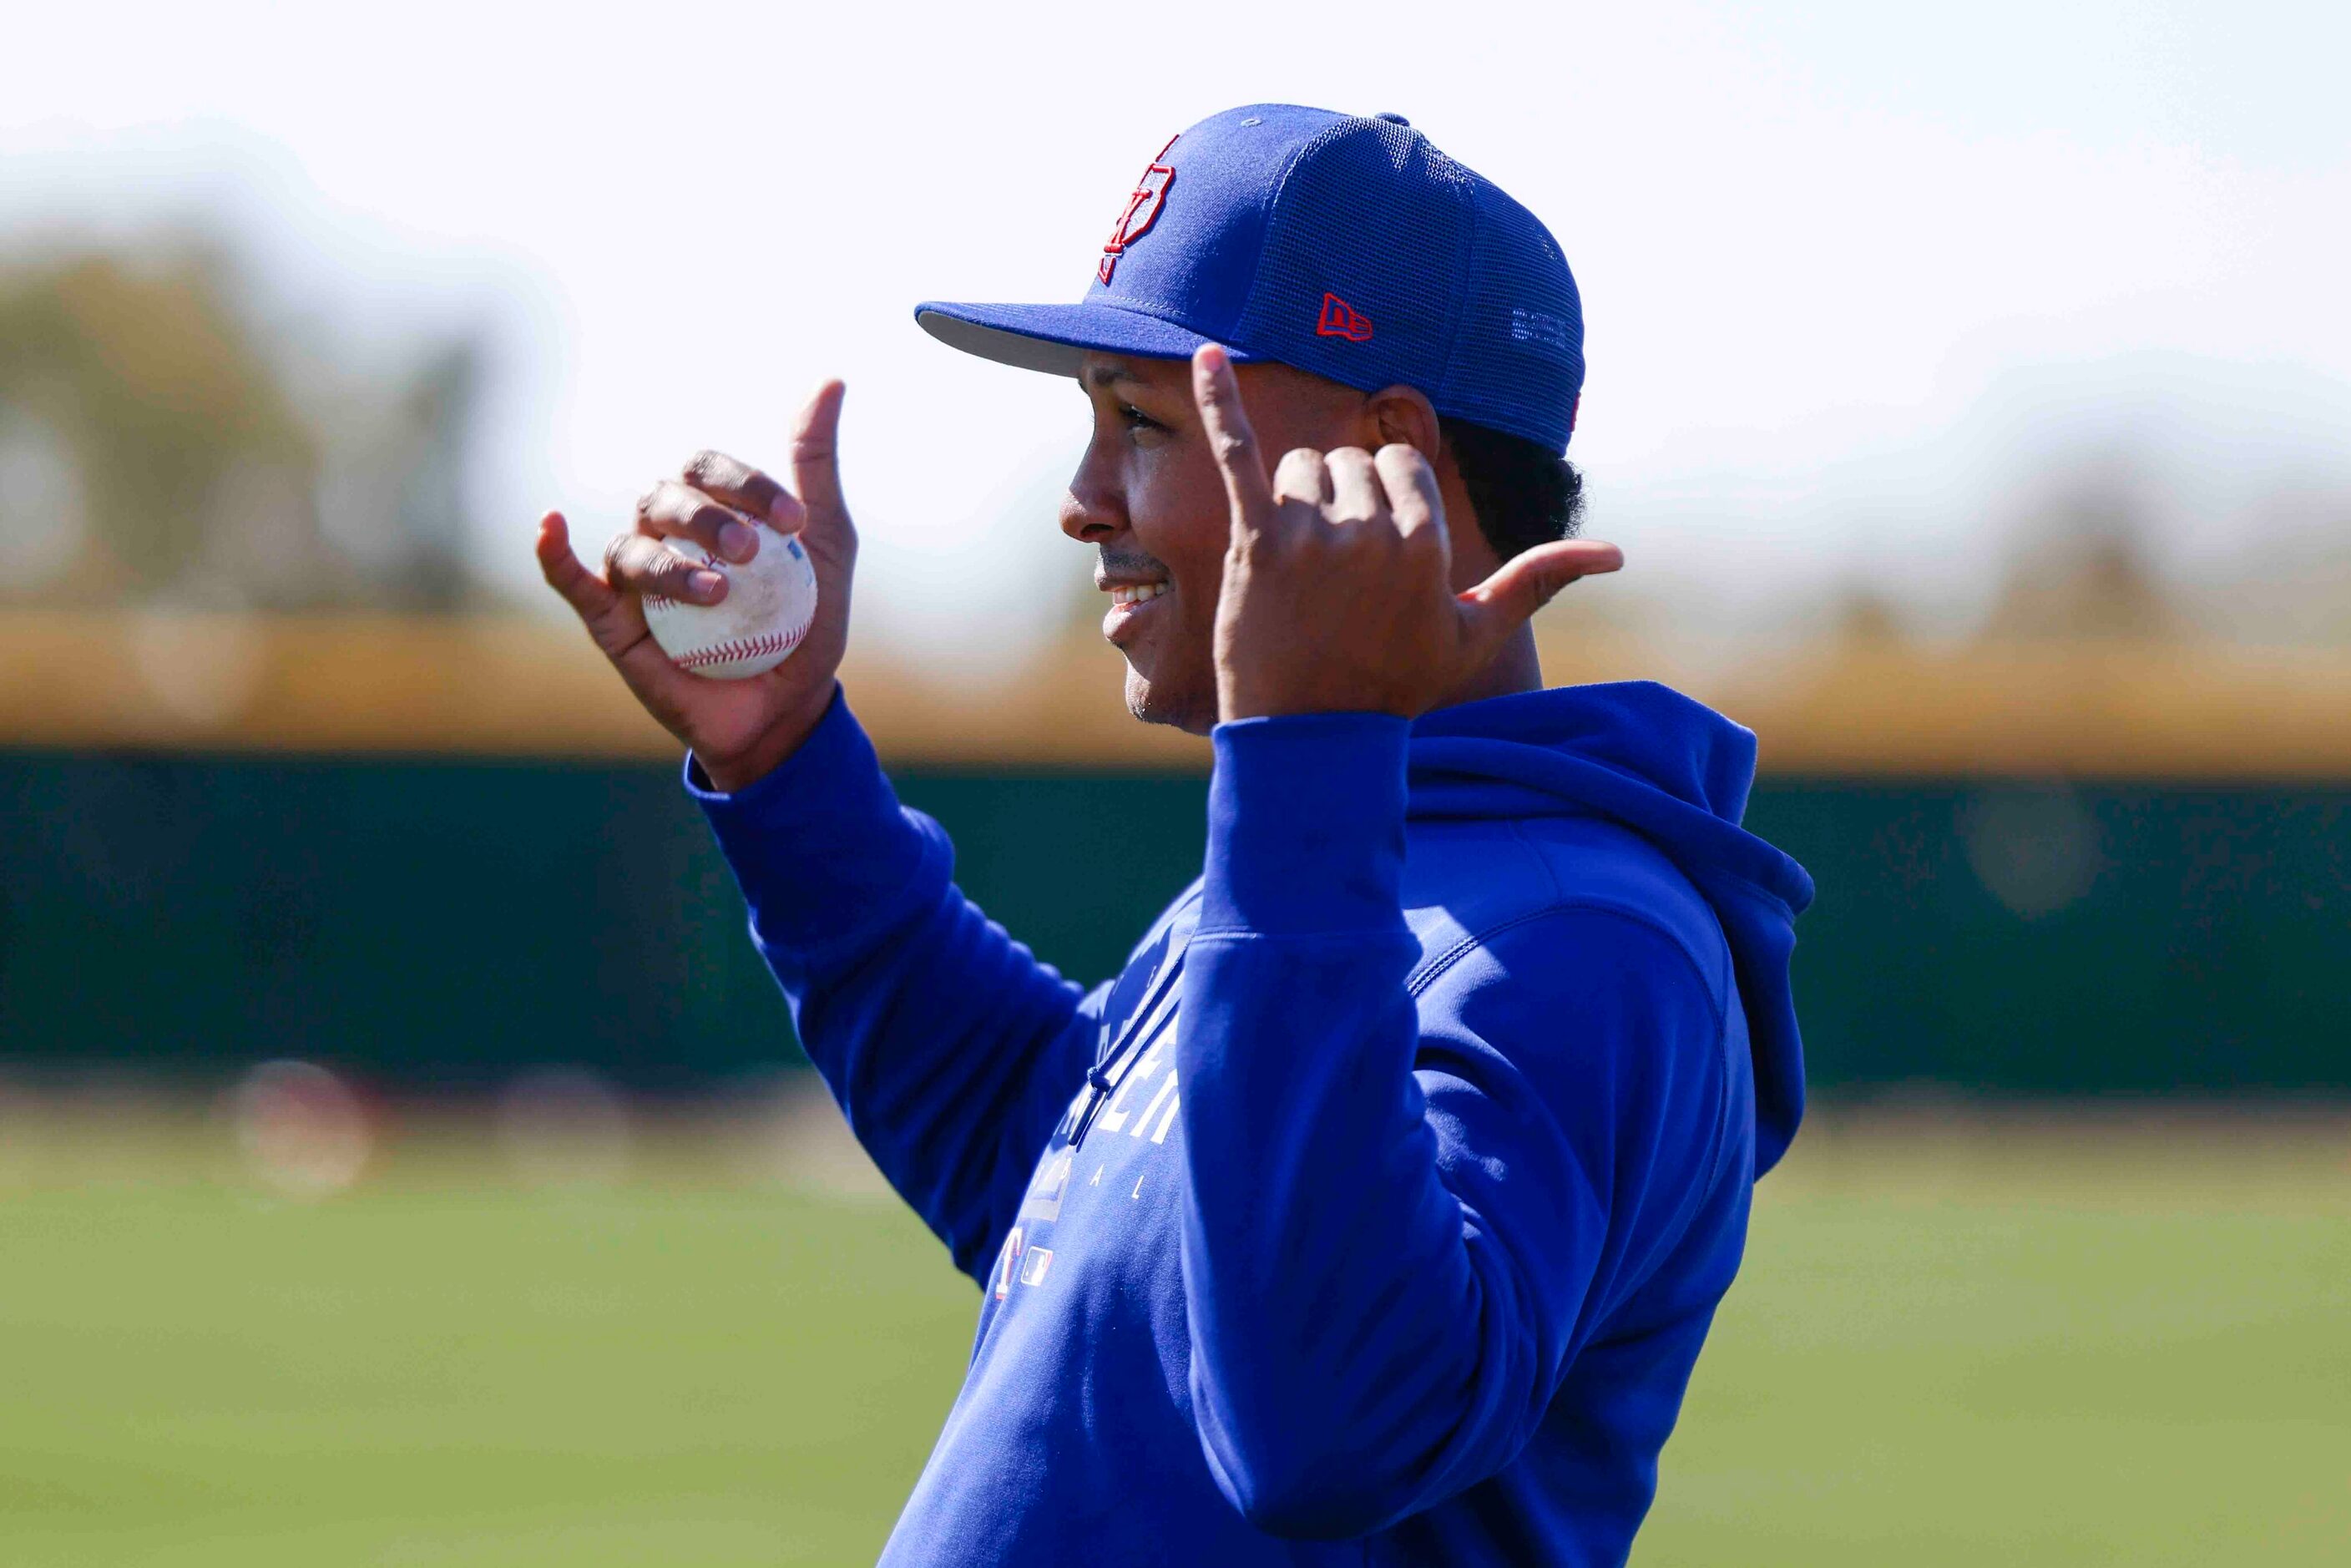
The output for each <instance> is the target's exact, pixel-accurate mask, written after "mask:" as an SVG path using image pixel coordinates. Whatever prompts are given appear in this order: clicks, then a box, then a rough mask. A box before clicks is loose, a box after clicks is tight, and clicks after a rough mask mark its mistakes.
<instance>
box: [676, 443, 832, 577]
mask: <svg viewBox="0 0 2351 1568" xmlns="http://www.w3.org/2000/svg"><path fill="white" fill-rule="evenodd" d="M708 455H709V454H707V453H705V456H708ZM700 461H701V459H700V458H697V459H695V462H700ZM686 466H687V468H688V469H689V471H690V470H691V469H692V468H693V466H694V465H693V464H688V465H686ZM768 483H773V481H768ZM792 507H793V510H794V511H795V512H796V513H797V511H798V510H799V503H798V502H797V501H795V502H794V503H792ZM753 515H754V516H758V514H757V513H755V514H753ZM637 530H638V531H639V532H640V533H646V534H652V535H653V536H655V537H656V538H688V539H692V540H693V541H694V542H695V544H698V545H700V546H701V547H702V548H703V549H706V550H708V551H709V552H710V553H711V554H712V555H715V556H723V557H725V558H726V559H728V560H732V561H746V560H749V559H751V558H752V557H753V556H754V555H757V554H758V550H759V530H758V528H753V527H752V526H751V525H750V524H748V523H747V522H745V521H744V520H743V517H742V514H741V513H739V512H737V511H736V510H735V509H734V507H732V506H722V505H720V504H719V503H718V502H716V501H715V500H713V499H711V497H709V496H707V495H705V493H704V492H702V491H700V490H697V489H695V487H694V486H690V485H684V484H680V483H679V482H678V481H677V480H675V479H664V480H663V481H662V482H661V483H660V484H658V485H655V486H653V488H652V489H650V490H648V491H646V492H645V493H644V494H643V495H642V496H640V497H637Z"/></svg>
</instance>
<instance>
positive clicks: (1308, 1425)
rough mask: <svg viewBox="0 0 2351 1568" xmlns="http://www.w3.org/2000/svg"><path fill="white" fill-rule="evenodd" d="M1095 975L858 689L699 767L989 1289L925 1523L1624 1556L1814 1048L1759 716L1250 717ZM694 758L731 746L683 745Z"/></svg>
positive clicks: (1072, 1536) (1592, 698) (1645, 701)
mask: <svg viewBox="0 0 2351 1568" xmlns="http://www.w3.org/2000/svg"><path fill="white" fill-rule="evenodd" d="M1214 747H1215V771H1214V775H1213V777H1212V779H1211V782H1210V786H1209V807H1208V843H1207V863H1206V866H1205V868H1204V873H1203V875H1202V876H1201V878H1200V880H1199V881H1198V882H1197V883H1195V884H1194V886H1193V887H1191V888H1190V889H1188V890H1186V893H1185V894H1183V896H1181V897H1180V898H1178V899H1177V900H1176V902H1175V904H1174V905H1173V906H1171V907H1170V908H1169V909H1168V911H1167V912H1166V913H1165V915H1162V916H1161V917H1160V919H1159V921H1158V922H1157V924H1156V925H1155V926H1154V927H1153V928H1152V930H1151V931H1150V933H1149V934H1148V935H1146V936H1145V937H1144V941H1143V942H1142V944H1141V945H1140V946H1137V947H1136V949H1135V950H1134V956H1133V957H1132V958H1131V959H1130V960H1129V962H1128V964H1127V967H1126V968H1125V970H1124V972H1123V973H1122V974H1121V975H1120V976H1119V977H1118V978H1117V979H1116V980H1115V981H1113V982H1112V983H1110V984H1107V985H1104V986H1102V987H1099V988H1095V989H1094V990H1092V991H1091V992H1085V991H1081V990H1080V989H1079V988H1077V987H1076V986H1073V985H1071V984H1069V983H1067V982H1066V981H1064V980H1063V979H1062V978H1061V977H1060V975H1058V974H1057V973H1056V972H1055V971H1054V970H1053V969H1051V968H1050V967H1047V966H1045V965H1043V964H1040V963H1039V962H1038V961H1037V960H1036V959H1035V958H1034V957H1032V956H1030V954H1029V951H1028V949H1027V948H1025V947H1023V946H1020V945H1019V943H1017V942H1015V941H1013V940H1012V939H1011V938H1009V937H1008V936H1006V934H1005V933H1004V931H1003V929H1002V928H1001V927H999V926H998V925H994V924H993V923H991V922H990V921H988V920H987V917H986V916H985V915H982V914H981V913H980V912H979V910H978V909H977V908H976V907H974V906H973V905H972V904H970V903H969V902H968V901H967V900H966V899H965V898H964V896H963V895H962V894H961V893H959V892H958V891H957V890H956V887H955V885H954V884H953V882H952V879H951V852H950V849H949V846H948V843H947V840H946V835H945V833H943V832H942V831H940V829H939V827H938V825H937V824H936V823H935V822H933V821H930V820H929V819H928V818H926V817H924V816H922V815H920V814H919V813H916V812H914V811H909V810H903V809H901V808H900V806H899V805H898V803H897V800H896V797H895V796H894V794H893V792H892V790H891V789H890V787H889V784H888V782H887V781H886V780H885V779H883V775H882V772H881V769H880V768H879V766H878V765H877V763H876V761H875V759H874V756H873V752H872V747H871V746H870V745H869V744H868V743H867V741H866V738H865V737H864V735H863V733H862V731H861V730H860V729H859V728H858V727H857V724H856V721H855V720H854V719H853V718H852V716H850V713H849V710H848V708H847V706H846V705H845V703H844V702H843V701H842V700H841V698H840V697H838V696H836V697H835V699H834V702H833V706H832V708H831V711H830V713H829V714H828V715H827V716H826V717H825V719H824V721H823V723H822V724H821V725H820V727H818V729H817V730H816V732H815V733H814V734H813V735H812V736H811V737H810V738H809V740H808V742H807V743H806V744H805V745H804V746H803V747H801V748H800V749H799V752H797V753H796V754H795V755H794V756H793V757H792V758H790V759H789V760H788V761H787V762H786V763H785V764H784V765H783V766H781V767H780V768H778V769H777V770H776V771H775V772H774V773H772V774H770V775H769V776H768V777H767V778H766V779H761V780H760V781H759V782H758V783H756V784H754V785H752V786H750V787H749V788H748V789H745V790H742V791H740V792H739V793H737V794H734V795H718V794H714V793H712V792H709V791H707V790H705V789H695V795H696V796H697V798H698V799H699V800H701V802H702V804H703V807H704V809H705V810H706V811H707V813H708V815H709V818H710V821H711V823H712V825H713V827H714V828H715V830H716V833H717V836H718V841H719V843H720V845H721V847H722V848H723V850H724V851H725V852H726V857H727V859H728V861H729V862H731V863H732V865H733V866H734V868H735V873H736V875H737V881H738V882H739V883H740V885H741V887H742V889H743V892H744V895H745V897H746V898H747V901H748V903H749V905H750V909H751V928H752V934H753V936H754V938H755V940H756V941H757V942H758V945H759V947H760V950H761V951H762V952H763V953H764V954H765V955H766V956H767V958H768V963H769V964H770V966H771V967H773V968H774V970H775V973H776V976H777V977H778V980H780V981H781V982H782V985H783V988H784V992H785V995H786V996H787V998H789V1001H790V1003H791V1007H792V1009H793V1017H794V1018H795V1019H796V1020H797V1021H798V1023H799V1031H800V1038H801V1040H803V1042H804V1043H805V1044H806V1047H807V1049H808V1052H809V1054H810V1058H811V1059H812V1060H813V1061H815V1063H816V1066H817V1068H818V1070H819V1071H820V1072H821V1073H822V1074H823V1075H824V1078H825V1081H826V1082H827V1083H828V1084H830V1085H831V1089H832V1092H833V1093H834V1095H835V1097H836V1098H837V1099H838V1100H839V1102H840V1103H841V1109H842V1110H843V1112H845V1113H846V1114H847V1116H848V1118H849V1123H850V1125H851V1126H852V1128H853V1129H854V1130H855V1132H856V1134H857V1135H858V1137H859V1138H860V1139H861V1140H862V1142H863V1144H864V1145H865V1147H866V1148H867V1149H868V1150H869V1151H870V1152H871V1153H872V1156H873V1158H874V1160H875V1161H876V1162H877V1163H878V1164H879V1165H880V1166H881V1168H882V1170H883V1172H884V1173H885V1174H886V1175H887V1176H888V1177H889V1178H890V1180H891V1182H892V1183H893V1185H894V1186H896V1188H897V1190H898V1192H899V1193H900V1194H901V1195H902V1196H903V1197H904V1198H905V1199H906V1201H907V1202H908V1203H910V1204H912V1205H913V1206H914V1209H915V1210H916V1212H918V1213H919V1214H921V1215H922V1217H923V1218H924V1219H925V1221H926V1222H928V1224H929V1225H930V1227H931V1228H932V1229H933V1230H934V1231H935V1232H936V1233H937V1235H938V1236H939V1238H940V1239H942V1240H943V1241H945V1242H946V1246H947V1248H948V1249H949V1251H950V1252H951V1253H952V1254H953V1256H954V1259H955V1261H956V1266H957V1267H958V1268H960V1269H962V1270H964V1271H965V1272H966V1273H967V1274H970V1275H971V1276H972V1277H973V1278H974V1279H975V1280H977V1281H979V1283H980V1286H981V1291H982V1293H981V1298H980V1315H979V1328H978V1333H977V1338H976V1339H975V1341H974V1343H973V1347H972V1355H971V1364H970V1368H969V1370H968V1372H967V1375H966V1376H965V1379H964V1385H963V1391H962V1393H961V1394H960V1395H959V1396H957V1398H956V1403H955V1407H954V1409H953V1411H952V1412H951V1413H950V1414H949V1416H948V1417H947V1422H946V1429H945V1430H944V1431H943V1432H942V1433H941V1434H940V1436H939V1440H938V1444H937V1447H936V1448H935V1449H934V1450H933V1452H932V1455H931V1458H930V1462H929V1464H928V1465H927V1466H926V1467H925V1469H924V1471H923V1475H922V1479H920V1481H919V1482H917V1483H916V1485H915V1488H914V1494H913V1496H912V1497H911V1498H910V1499H909V1500H908V1501H907V1504H906V1508H905V1511H904V1514H903V1515H902V1516H901V1517H900V1519H899V1521H898V1525H897V1528H896V1530H895V1531H894V1532H893V1534H892V1536H891V1538H890V1543H889V1545H888V1547H887V1549H886V1550H885V1551H884V1552H883V1562H884V1563H893V1564H914V1563H922V1564H966V1563H969V1564H979V1563H990V1564H993V1563H1061V1562H1077V1561H1100V1562H1110V1563H1122V1564H1130V1563H1132V1564H1142V1563H1171V1564H1173V1563H1185V1564H1196V1563H1215V1564H1217V1568H1245V1565H1249V1564H1258V1563H1269V1564H1270V1563H1285V1564H1294V1563H1348V1564H1362V1563H1464V1564H1466V1563H1498V1564H1499V1563H1510V1564H1526V1563H1578V1564H1583V1563H1620V1562H1622V1561H1623V1560H1624V1559H1625V1555H1626V1553H1627V1552H1629V1550H1630V1548H1631V1542H1632V1539H1633V1532H1634V1530H1635V1527H1636V1526H1637V1525H1638V1524H1639V1522H1640V1521H1641V1517H1642V1515H1643V1513H1644V1512H1645V1511H1646V1510H1647V1508H1648V1505H1649V1500H1650V1497H1651V1495H1652V1493H1653V1492H1654V1491H1655V1490H1656V1466H1657V1453H1658V1450H1659V1448H1661V1447H1662V1446H1663V1444H1664V1443H1665V1440H1666V1437H1667V1433H1668V1432H1670V1431H1671V1430H1672V1427H1673V1424H1674V1418H1675V1416H1676V1414H1677V1411H1678V1409H1679V1407H1680V1405H1681V1399H1682V1393H1683V1389H1684V1388H1685V1386H1686V1385H1687V1382H1688V1378H1689V1374H1690V1368H1691V1365H1692V1364H1693V1363H1694V1361H1695V1360H1696V1358H1697V1355H1698V1346H1699V1343H1700V1342H1701V1341H1702V1340H1703V1339H1704V1338H1705V1335H1706V1331H1707V1327H1708V1323H1709V1322H1710V1321H1711V1319H1712V1317H1713V1313H1714V1309H1715V1305H1716V1303H1717V1302H1718V1301H1720V1299H1721V1297H1722V1293H1723V1291H1724V1290H1725V1289H1726V1288H1727V1287H1728V1286H1729V1283H1730V1280H1731V1276H1732V1275H1733V1274H1734V1273H1735V1272H1736V1271H1737V1269H1738V1266H1739V1258H1740V1249H1741V1246H1742V1244H1743V1242H1744V1239H1745V1236H1746V1228H1747V1216H1748V1207H1749V1201H1750V1194H1751V1190H1752V1186H1753V1183H1754V1180H1755V1177H1756V1176H1758V1175H1760V1174H1761V1172H1762V1171H1763V1170H1765V1169H1767V1168H1768V1167H1769V1166H1771V1164H1772V1163H1773V1162H1774V1161H1776V1160H1777V1159H1778V1158H1779V1157H1780V1155H1781V1154H1782V1152H1783V1151H1784V1150H1785V1149H1786V1148H1787V1146H1788V1141H1789V1139H1790V1137H1791V1136H1792V1134H1793V1133H1794V1131H1795V1127H1796V1122H1797V1119H1798V1117H1799V1116H1800V1114H1801V1113H1802V1100H1803V1071H1802V1055H1801V1051H1800V1048H1799V1045H1798V1040H1797V1033H1796V1019H1795V1012H1794V1009H1793V1005H1792V1001H1791V998H1790V995H1789V988H1788V972H1787V967H1788V956H1789V951H1790V949H1791V947H1792V945H1793V934H1792V928H1791V927H1792V920H1793V918H1794V916H1795V915H1796V914H1797V913H1799V912H1800V911H1801V910H1802V908H1803V907H1804V905H1805V904H1807V903H1809V902H1810V900H1811V897H1812V884H1811V882H1810V880H1809V879H1808V878H1807V877H1806V876H1805V874H1804V873H1803V871H1802V868H1801V867H1799V866H1798V865H1797V864H1796V863H1795V862H1793V861H1792V860H1790V859H1789V858H1788V857H1786V856H1785V855H1783V854H1781V853H1780V852H1778V851H1776V850H1774V849H1772V848H1771V846H1770V845H1768V844H1765V843H1764V842H1762V841H1761V840H1759V839H1756V838H1754V837H1752V836H1750V835H1749V834H1748V833H1746V832H1744V831H1741V830H1740V827H1739V825H1738V824H1739V820H1740V814H1741V812H1742V811H1743V810H1744V809H1745V805H1746V799H1747V791H1748V787H1749V784H1750V779H1751V777H1752V774H1753V767H1754V756H1755V750H1754V737H1752V736H1751V735H1750V734H1749V733H1748V732H1747V731H1745V730H1743V729H1741V728H1740V727H1738V726H1736V725H1733V724H1731V723H1730V722H1729V720H1727V719H1724V718H1722V717H1720V716H1718V715H1716V714H1714V713H1711V712H1709V711H1708V710H1707V709H1706V708H1703V707H1701V706H1698V705H1697V704H1695V703H1693V702H1690V701H1689V700H1687V698H1684V697H1681V696H1679V695H1676V694H1675V693H1673V692H1670V691H1668V690H1667V689H1665V688H1664V687H1662V686H1656V685H1646V684H1632V685H1598V686H1582V687H1570V688H1566V689H1562V690H1554V691H1543V692H1534V693H1529V694H1526V695H1517V696H1509V697H1501V698H1496V699H1493V700H1491V701H1487V702H1480V703H1473V704H1467V705H1464V706H1458V707H1452V708H1446V709H1441V710H1438V711H1437V712H1435V713H1432V714H1429V715H1427V716H1424V717H1422V718H1421V719H1419V720H1418V721H1416V722H1414V723H1411V724H1407V723H1405V721H1403V720H1401V719H1396V718H1392V717H1387V716H1381V715H1373V714H1326V715H1315V716H1303V717H1293V718H1279V719H1259V720H1249V721H1246V722H1242V723H1238V724H1228V725H1224V726H1221V727H1218V728H1217V731H1216V733H1215V737H1214ZM697 777H698V776H697V775H695V774H694V773H693V772H691V770H690V771H689V775H688V784H689V788H693V787H694V783H695V779H696V778H697Z"/></svg>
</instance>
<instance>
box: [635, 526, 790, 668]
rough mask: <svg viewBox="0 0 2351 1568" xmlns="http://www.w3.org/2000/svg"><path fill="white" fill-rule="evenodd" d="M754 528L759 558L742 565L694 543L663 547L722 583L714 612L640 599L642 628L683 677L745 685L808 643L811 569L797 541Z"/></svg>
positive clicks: (680, 541) (706, 607) (675, 541)
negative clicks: (689, 675) (723, 590)
mask: <svg viewBox="0 0 2351 1568" xmlns="http://www.w3.org/2000/svg"><path fill="white" fill-rule="evenodd" d="M755 526H758V527H760V528H761V534H762V537H761V538H760V540H759V553H758V554H757V555H755V556H753V557H752V558H751V559H749V560H747V561H744V562H742V563H740V564H737V563H736V562H734V561H729V560H722V559H719V558H718V557H716V556H714V555H711V554H710V553H708V552H707V551H705V549H703V548H702V547H701V546H700V545H697V544H695V542H694V541H693V540H692V539H685V538H673V539H671V540H669V541H668V544H669V548H670V549H674V550H675V551H676V552H677V553H678V554H680V555H682V556H684V557H685V558H686V559H688V560H690V561H693V562H694V563H695V565H696V566H706V567H708V568H709V569H710V570H713V571H715V572H717V573H718V574H719V575H721V576H722V577H724V578H726V598H725V599H722V600H720V601H718V602H717V603H716V604H686V603H683V602H681V601H677V600H674V599H662V598H657V597H655V596H653V595H652V594H647V595H646V596H645V625H646V626H647V627H648V628H650V629H651V630H652V632H653V641H654V642H656V643H660V644H661V649H662V652H663V653H667V654H668V655H669V656H670V658H671V659H672V660H674V661H675V663H676V664H677V665H678V666H679V667H680V668H681V669H686V670H691V671H693V672H694V673H695V674H697V675H708V676H710V677H711V678H712V679H713V680H720V681H739V680H744V679H746V678H747V677H749V676H752V675H756V674H760V673H762V672H763V671H767V670H772V669H774V668H775V667H776V666H777V665H778V664H782V663H783V662H784V661H785V660H786V659H789V658H790V657H791V656H792V650H793V649H795V648H797V647H799V645H800V639H801V638H803V637H805V636H807V635H808V629H809V623H810V622H811V621H813V620H815V619H816V567H815V566H814V564H812V563H811V562H810V560H809V555H808V550H807V549H805V548H804V547H803V546H802V545H801V544H800V541H799V539H798V538H793V537H792V536H790V535H789V534H778V533H776V532H775V531H774V530H773V529H771V528H766V527H765V526H764V525H755Z"/></svg>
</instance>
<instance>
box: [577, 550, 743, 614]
mask: <svg viewBox="0 0 2351 1568" xmlns="http://www.w3.org/2000/svg"><path fill="white" fill-rule="evenodd" d="M604 575H605V577H606V578H607V579H609V580H611V584H612V586H613V587H614V588H616V589H621V590H623V591H627V592H630V593H640V594H652V595H653V596H654V597H655V598H659V599H675V600H681V601H684V602H685V603H688V604H716V603H717V602H718V601H720V600H722V599H724V598H726V578H725V577H724V576H722V575H720V574H719V573H718V572H716V571H713V570H711V569H710V568H708V567H706V566H703V565H700V564H698V563H696V562H695V561H691V560H688V559H686V558H685V557H684V556H682V555H680V554H678V553H677V552H676V551H675V550H674V549H670V548H669V546H667V545H666V544H664V543H663V542H662V541H661V540H659V539H657V538H652V537H651V536H649V535H645V534H622V535H621V536H620V537H619V538H615V539H614V540H613V541H612V543H611V547H610V548H608V549H606V550H605V551H604Z"/></svg>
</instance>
